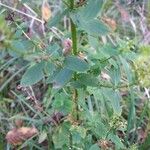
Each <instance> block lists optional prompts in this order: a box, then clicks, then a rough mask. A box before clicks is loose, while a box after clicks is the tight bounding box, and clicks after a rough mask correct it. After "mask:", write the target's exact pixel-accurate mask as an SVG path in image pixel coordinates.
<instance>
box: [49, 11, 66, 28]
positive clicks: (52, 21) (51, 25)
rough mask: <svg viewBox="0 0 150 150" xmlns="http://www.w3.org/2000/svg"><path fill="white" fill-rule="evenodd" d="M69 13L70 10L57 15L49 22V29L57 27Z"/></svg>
mask: <svg viewBox="0 0 150 150" xmlns="http://www.w3.org/2000/svg"><path fill="white" fill-rule="evenodd" d="M67 12H68V9H66V10H64V11H63V12H62V13H60V12H59V13H58V14H56V15H55V16H54V17H53V18H52V19H51V20H50V21H49V22H48V24H47V25H48V27H49V28H51V27H53V26H56V25H57V24H58V23H59V22H60V20H61V19H62V18H63V16H64V15H66V14H67Z"/></svg>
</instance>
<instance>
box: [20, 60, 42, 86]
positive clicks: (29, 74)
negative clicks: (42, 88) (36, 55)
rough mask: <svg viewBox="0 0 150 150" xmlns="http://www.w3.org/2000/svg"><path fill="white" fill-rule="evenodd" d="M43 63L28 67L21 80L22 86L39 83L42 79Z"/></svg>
mask: <svg viewBox="0 0 150 150" xmlns="http://www.w3.org/2000/svg"><path fill="white" fill-rule="evenodd" d="M43 69H44V62H41V63H38V64H35V65H33V66H32V67H30V68H29V69H28V70H27V71H26V72H25V73H24V75H23V77H22V79H21V85H22V86H30V85H33V84H35V83H37V82H39V81H40V80H41V79H42V78H43V77H44V73H43Z"/></svg>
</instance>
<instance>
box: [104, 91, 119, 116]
mask: <svg viewBox="0 0 150 150" xmlns="http://www.w3.org/2000/svg"><path fill="white" fill-rule="evenodd" d="M103 95H104V97H105V99H106V100H109V101H110V102H111V105H112V107H113V110H114V112H115V113H116V114H118V115H121V112H122V109H121V106H120V101H121V96H120V94H119V91H114V90H113V89H108V88H103Z"/></svg>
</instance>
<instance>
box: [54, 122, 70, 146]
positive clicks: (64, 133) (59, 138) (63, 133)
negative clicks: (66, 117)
mask: <svg viewBox="0 0 150 150" xmlns="http://www.w3.org/2000/svg"><path fill="white" fill-rule="evenodd" d="M68 128H70V125H68V124H67V122H66V123H63V125H62V126H61V127H60V128H58V130H57V131H56V132H55V134H54V135H53V136H52V139H53V143H54V145H55V149H62V147H63V146H69V134H70V133H69V129H68Z"/></svg>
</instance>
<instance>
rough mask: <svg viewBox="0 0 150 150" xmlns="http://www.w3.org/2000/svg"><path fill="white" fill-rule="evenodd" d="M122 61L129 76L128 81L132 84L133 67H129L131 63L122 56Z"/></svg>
mask: <svg viewBox="0 0 150 150" xmlns="http://www.w3.org/2000/svg"><path fill="white" fill-rule="evenodd" d="M120 61H121V63H122V65H123V68H124V71H125V73H126V75H127V79H128V81H129V82H130V83H131V82H132V70H131V67H130V65H129V63H128V62H127V61H126V59H124V58H123V57H121V56H120Z"/></svg>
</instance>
